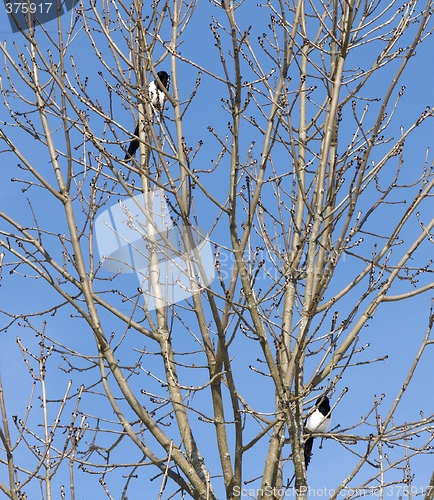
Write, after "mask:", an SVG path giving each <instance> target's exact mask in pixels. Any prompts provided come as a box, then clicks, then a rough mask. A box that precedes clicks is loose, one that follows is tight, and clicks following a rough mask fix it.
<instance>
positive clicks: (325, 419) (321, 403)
mask: <svg viewBox="0 0 434 500" xmlns="http://www.w3.org/2000/svg"><path fill="white" fill-rule="evenodd" d="M315 407H316V408H315V410H314V411H313V412H312V413H311V414H310V415H309V417H308V418H307V420H306V428H307V429H308V430H310V431H311V432H327V430H328V428H329V427H330V422H331V420H332V414H331V411H330V401H329V398H328V397H327V396H321V397H319V398H318V399H317V400H316V403H315ZM313 440H314V438H313V437H310V438H308V439H307V440H306V442H305V443H304V463H305V464H306V470H307V467H308V465H309V462H310V456H311V454H312V446H313Z"/></svg>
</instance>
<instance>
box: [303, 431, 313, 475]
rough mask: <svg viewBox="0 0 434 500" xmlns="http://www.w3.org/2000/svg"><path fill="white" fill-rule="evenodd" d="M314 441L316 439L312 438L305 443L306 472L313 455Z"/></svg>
mask: <svg viewBox="0 0 434 500" xmlns="http://www.w3.org/2000/svg"><path fill="white" fill-rule="evenodd" d="M313 439H314V438H313V437H310V438H308V439H307V440H306V442H305V443H304V464H305V467H306V470H307V467H308V465H309V462H310V456H311V455H312V446H313Z"/></svg>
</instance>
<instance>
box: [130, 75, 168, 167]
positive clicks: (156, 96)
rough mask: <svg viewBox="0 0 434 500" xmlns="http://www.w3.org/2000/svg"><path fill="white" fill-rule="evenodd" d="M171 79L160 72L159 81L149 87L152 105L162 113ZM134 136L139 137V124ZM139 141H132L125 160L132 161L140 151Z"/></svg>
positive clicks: (135, 139)
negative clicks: (165, 91) (165, 92)
mask: <svg viewBox="0 0 434 500" xmlns="http://www.w3.org/2000/svg"><path fill="white" fill-rule="evenodd" d="M169 84H170V77H169V75H168V74H167V73H166V72H165V71H159V72H158V73H157V80H154V81H153V82H151V83H150V84H149V85H148V96H149V101H150V103H151V105H152V106H153V107H154V108H155V109H156V110H157V111H162V110H163V106H164V101H165V99H166V95H165V94H164V89H166V90H167V91H168V90H169ZM134 135H135V136H138V135H139V124H137V127H136V129H135V130H134ZM139 145H140V142H139V139H137V138H136V137H135V138H134V139H132V140H131V142H130V145H129V146H128V151H127V154H126V155H125V158H124V160H130V159H131V158H132V157H133V156H134V155H135V154H136V151H137V150H138V149H139Z"/></svg>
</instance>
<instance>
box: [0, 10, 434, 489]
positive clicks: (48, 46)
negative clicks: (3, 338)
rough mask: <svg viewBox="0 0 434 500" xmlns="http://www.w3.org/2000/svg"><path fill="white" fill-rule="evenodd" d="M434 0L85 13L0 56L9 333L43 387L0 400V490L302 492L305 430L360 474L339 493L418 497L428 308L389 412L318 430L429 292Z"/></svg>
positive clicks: (380, 401)
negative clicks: (422, 87)
mask: <svg viewBox="0 0 434 500" xmlns="http://www.w3.org/2000/svg"><path fill="white" fill-rule="evenodd" d="M432 9H433V4H432V2H431V1H427V2H425V3H424V4H422V2H418V1H416V0H415V1H410V2H407V3H406V4H402V3H401V2H396V1H393V0H392V1H390V2H388V3H384V2H379V1H374V0H363V1H361V0H348V1H343V2H337V1H333V2H332V1H330V2H323V1H321V2H304V1H302V0H301V1H296V2H295V1H294V2H290V1H285V2H284V1H283V0H281V1H277V0H276V1H269V2H267V3H266V4H263V5H261V4H258V5H256V4H255V5H253V4H252V3H251V2H243V1H240V2H238V3H235V2H234V1H233V0H222V1H221V2H217V1H213V2H211V3H209V4H205V3H201V4H200V5H199V3H198V2H197V1H194V0H193V1H183V2H180V1H178V0H170V1H169V0H165V1H164V0H157V1H155V2H154V3H153V4H152V5H149V4H148V3H146V4H144V3H142V2H140V1H134V2H133V3H132V4H131V5H127V4H125V3H123V2H120V1H119V2H101V4H98V5H97V4H96V2H94V1H91V2H90V4H89V5H87V3H86V2H81V3H80V5H78V6H77V7H76V10H75V12H73V14H72V17H71V19H70V23H69V24H67V17H66V16H63V17H59V19H58V24H57V27H58V37H57V35H56V37H54V36H53V33H52V32H50V31H48V28H49V27H50V26H51V25H48V24H40V23H38V22H37V21H36V22H35V23H34V24H33V26H30V27H29V28H28V29H27V30H21V33H20V34H19V37H20V38H19V39H17V42H16V43H15V44H6V43H2V44H0V48H1V51H2V54H3V57H4V70H3V71H2V77H1V91H2V96H3V101H4V104H5V106H6V110H7V112H8V113H9V114H8V117H7V118H5V119H3V125H2V126H1V128H0V138H1V139H2V143H3V147H2V165H4V168H3V169H2V170H3V171H2V175H3V182H2V191H4V198H3V199H4V200H5V201H4V202H2V203H1V211H0V217H1V224H0V246H1V247H2V252H4V258H3V254H2V258H1V261H0V266H1V268H2V271H3V272H2V280H3V281H2V290H3V294H4V295H5V296H6V298H5V300H4V301H3V305H2V307H1V309H2V318H3V323H2V332H4V333H3V334H4V335H6V332H14V333H15V336H17V337H18V338H17V345H18V348H19V352H20V355H21V359H22V361H23V363H24V364H23V365H22V367H24V368H27V371H28V373H29V377H30V379H31V380H32V385H31V387H29V386H28V384H27V383H26V382H24V378H25V372H24V371H23V370H21V369H20V375H19V380H20V383H22V384H23V386H22V387H23V388H25V390H24V389H23V392H25V393H26V395H27V388H29V403H28V405H27V409H25V408H24V407H21V409H20V414H17V415H16V416H13V415H11V414H10V412H9V404H10V403H8V390H7V388H6V389H5V391H3V389H2V388H1V387H0V405H1V408H2V425H1V428H0V440H1V448H2V455H1V456H0V463H1V464H2V467H3V468H4V473H3V474H2V478H3V479H2V482H0V488H1V490H2V492H3V493H4V494H5V495H6V496H7V497H9V498H12V499H21V498H27V496H28V497H29V498H36V496H35V495H37V494H39V493H37V492H38V488H39V491H40V492H41V496H42V497H43V498H47V499H51V498H53V497H58V496H59V493H60V496H61V497H62V498H66V497H68V498H72V499H74V498H76V497H77V498H78V497H80V498H82V497H85V496H86V495H87V496H88V497H90V496H92V497H95V495H98V494H101V493H99V490H100V489H102V491H104V492H105V494H106V495H107V497H108V498H123V499H126V498H127V497H130V498H138V497H139V495H141V496H142V497H143V496H144V497H145V498H158V499H160V498H184V497H186V496H189V497H192V498H194V499H214V498H224V497H226V498H227V499H233V498H238V497H242V496H250V497H252V498H257V499H263V498H273V499H280V498H285V497H286V496H287V495H288V494H289V492H290V491H291V488H292V487H293V484H295V485H296V493H297V496H298V497H299V498H305V497H306V496H307V494H308V489H307V487H308V483H307V479H306V464H305V458H304V443H305V441H306V439H307V438H308V437H312V436H321V437H325V438H328V439H329V440H333V441H334V442H335V443H336V446H339V447H338V448H336V449H337V450H338V452H337V453H342V454H343V455H344V456H350V457H351V460H352V461H353V462H352V463H353V464H354V466H353V467H352V471H351V473H349V474H348V473H345V474H341V476H340V479H339V482H338V483H337V484H336V485H334V488H333V491H332V492H331V493H330V495H328V496H331V497H332V498H335V497H336V496H338V495H339V494H340V493H341V492H345V493H346V495H347V496H352V497H357V496H360V494H361V491H369V492H371V493H373V494H379V495H382V496H383V495H384V494H386V492H387V488H390V487H398V486H399V487H401V488H403V487H405V488H406V489H405V490H402V492H403V494H406V493H408V494H412V493H414V491H413V490H412V487H413V482H412V481H413V476H412V467H413V461H414V459H415V458H417V459H420V458H421V457H423V458H424V459H426V460H427V461H430V462H429V463H431V462H432V457H431V456H430V455H431V454H432V452H431V442H432V439H433V436H434V435H433V430H434V414H430V415H425V414H421V415H419V414H418V415H417V416H414V415H413V413H411V412H410V413H409V414H408V415H409V417H408V418H409V419H411V420H410V421H408V420H402V419H401V417H400V414H399V413H398V408H399V407H400V404H401V405H402V401H403V397H404V393H405V391H406V390H407V388H408V387H409V385H410V384H411V383H412V381H413V377H414V374H415V370H416V368H417V366H418V364H419V363H420V361H421V360H422V359H424V357H425V350H426V348H427V347H428V346H429V345H430V344H431V343H432V338H431V336H430V335H431V329H432V321H433V318H434V316H433V313H432V311H431V310H429V311H428V310H427V311H426V321H425V328H426V333H425V334H424V333H423V332H421V334H420V338H421V340H420V347H419V350H418V352H417V355H416V356H415V358H414V361H413V363H412V364H411V367H410V369H409V370H408V371H407V373H406V374H403V373H402V374H401V376H402V381H401V383H402V385H401V389H400V390H399V391H398V393H397V394H395V395H393V396H392V402H391V403H387V404H386V402H385V401H384V398H383V396H380V395H377V396H376V397H374V394H375V389H373V392H372V397H373V399H372V405H371V406H370V407H363V408H360V409H359V411H358V413H357V414H358V415H359V413H360V414H362V413H363V414H364V416H363V417H362V418H360V419H359V420H358V419H357V417H355V416H354V415H351V416H352V417H354V420H353V421H352V422H351V423H348V422H347V424H348V425H347V427H346V428H339V429H335V430H333V429H332V430H331V431H330V432H329V433H327V434H320V433H318V432H315V431H314V433H313V434H310V433H309V432H307V431H306V430H305V429H304V422H305V418H306V416H307V415H308V414H309V413H311V412H312V411H313V409H314V402H315V401H316V399H317V398H318V397H319V396H321V395H322V396H327V397H329V398H330V399H331V404H332V409H331V412H332V414H333V413H334V412H335V411H336V410H338V409H339V407H340V406H341V404H342V405H343V406H345V400H346V399H345V398H346V397H347V396H346V392H347V389H346V382H345V381H346V378H347V375H348V373H350V372H351V370H352V369H353V367H355V366H357V367H358V368H357V369H358V370H364V375H363V377H366V378H369V376H370V375H369V374H370V373H371V372H370V370H372V369H373V367H374V366H375V363H374V362H375V361H379V360H380V359H384V358H383V357H381V358H378V359H374V358H369V359H368V360H366V358H365V357H364V353H366V352H369V350H368V351H367V347H368V346H367V342H366V340H365V339H364V335H365V334H364V331H362V330H363V328H364V327H365V326H366V325H367V324H368V323H369V324H374V325H375V320H376V318H375V314H376V312H377V310H378V309H379V308H380V307H381V306H383V305H384V304H386V303H397V305H396V307H397V308H399V307H400V306H399V304H400V303H402V302H403V301H406V300H407V299H411V298H413V297H416V296H420V295H421V294H423V293H424V292H429V291H430V290H431V289H432V288H433V287H434V283H433V281H432V279H431V273H432V259H431V258H430V257H429V255H430V254H432V242H433V226H434V218H432V217H431V215H429V214H428V210H429V206H430V205H429V203H430V197H431V196H432V192H433V187H434V177H433V169H432V165H431V160H430V156H429V150H427V153H426V157H425V160H422V161H420V160H419V159H417V160H416V162H415V164H414V165H413V167H414V168H413V169H411V170H409V169H408V168H406V165H405V164H404V154H405V151H406V148H408V147H410V148H412V147H413V146H412V145H411V138H412V136H413V135H412V134H413V132H415V131H416V129H417V130H421V129H422V127H423V126H424V125H425V122H426V121H427V120H428V118H430V117H432V116H433V113H434V108H433V107H430V106H428V107H426V108H424V107H422V108H421V109H420V110H416V111H415V113H416V114H417V116H416V117H415V119H414V120H413V121H412V122H411V123H406V124H405V125H401V123H400V122H399V120H400V118H399V113H400V110H401V109H402V106H403V103H404V104H405V99H406V94H405V88H404V82H405V70H406V68H407V66H408V65H409V64H410V61H411V64H413V66H412V67H413V68H415V64H414V61H415V60H417V49H418V47H419V46H420V45H421V44H422V43H423V42H425V41H426V40H427V39H428V35H430V34H431V30H432V27H431V22H432ZM209 23H211V24H210V29H209V30H208V28H206V26H208V25H209ZM427 43H428V42H427ZM418 64H420V65H423V64H424V62H423V60H422V59H421V60H419V62H418ZM161 70H165V71H167V72H168V73H169V74H170V76H171V80H170V86H169V88H168V89H163V90H161V92H163V94H164V105H163V106H159V105H155V102H154V103H153V101H152V96H150V94H149V89H148V85H149V84H150V82H152V81H154V80H156V79H157V82H158V76H157V72H158V71H161ZM413 97H415V96H413ZM410 99H411V100H414V101H416V100H415V99H413V98H412V97H410ZM413 111H414V110H413ZM409 119H410V118H408V119H406V120H405V122H408V121H409ZM133 130H136V131H135V133H134V134H133V133H132V132H133ZM134 138H135V140H137V139H138V140H139V143H140V146H139V153H138V154H137V157H135V158H128V155H127V156H126V159H124V157H125V153H126V151H127V149H128V144H129V142H130V141H131V140H133V139H134ZM409 143H410V146H409ZM424 147H425V146H424ZM410 151H411V149H410ZM8 179H10V180H11V183H9V182H8ZM8 195H10V196H11V198H10V200H11V201H10V202H9V201H8V198H7V196H8ZM12 197H13V198H12ZM12 199H13V202H12ZM405 200H406V201H405ZM428 215H429V217H428ZM430 217H431V218H430ZM203 228H205V229H203ZM5 292H6V294H5ZM27 297H31V300H27ZM395 310H399V309H395ZM19 328H20V329H22V330H23V332H22V333H20V334H19V336H18V335H17V331H18V329H19ZM29 331H30V332H33V334H34V335H33V336H29V335H28V334H26V332H29ZM383 335H386V336H387V335H390V343H391V344H393V337H392V335H393V333H392V332H384V333H383ZM387 354H390V355H393V349H392V348H391V352H390V353H387ZM7 356H9V353H8V354H7ZM11 356H12V353H11ZM361 365H364V366H363V368H360V366H361ZM2 375H3V381H5V380H6V385H5V387H8V386H9V387H10V386H11V378H10V377H13V378H14V380H16V377H17V376H18V375H17V374H16V373H14V374H11V375H10V376H9V373H7V372H6V373H5V372H3V373H2ZM373 386H374V387H375V382H374V383H373ZM36 401H40V404H38V405H35V402H36ZM388 401H389V400H388ZM405 418H407V417H405ZM293 474H294V475H295V483H291V481H290V480H291V477H292V475H293ZM433 477H434V476H433ZM6 478H7V479H6ZM433 481H434V480H432V481H431V483H432V484H431V486H433V485H434V483H433ZM157 483H158V484H157ZM67 485H68V486H67ZM425 486H427V485H425ZM90 492H91V493H90ZM417 492H418V493H421V491H420V490H418V491H417ZM422 493H424V494H425V493H426V498H433V495H432V491H431V489H430V488H429V487H428V488H426V490H424V491H423V492H422ZM26 495H27V496H26Z"/></svg>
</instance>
